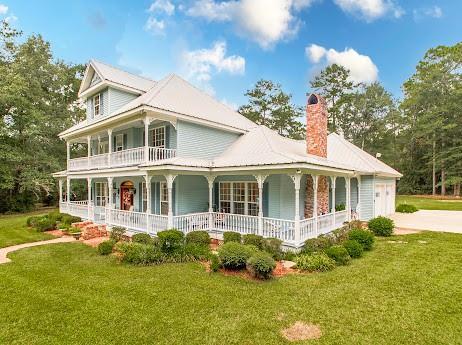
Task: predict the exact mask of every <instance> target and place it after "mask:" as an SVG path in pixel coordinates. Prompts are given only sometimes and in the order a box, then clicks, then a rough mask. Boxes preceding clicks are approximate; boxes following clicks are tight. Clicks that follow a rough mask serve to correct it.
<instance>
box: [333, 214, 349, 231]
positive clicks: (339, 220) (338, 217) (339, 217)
mask: <svg viewBox="0 0 462 345" xmlns="http://www.w3.org/2000/svg"><path fill="white" fill-rule="evenodd" d="M346 221H347V211H346V210H343V211H339V212H335V228H340V227H341V226H342V225H343V223H345V222H346Z"/></svg>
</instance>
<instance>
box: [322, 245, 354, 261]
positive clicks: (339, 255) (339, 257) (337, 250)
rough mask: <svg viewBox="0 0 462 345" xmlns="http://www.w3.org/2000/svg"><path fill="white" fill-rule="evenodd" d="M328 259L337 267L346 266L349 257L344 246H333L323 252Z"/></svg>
mask: <svg viewBox="0 0 462 345" xmlns="http://www.w3.org/2000/svg"><path fill="white" fill-rule="evenodd" d="M325 253H326V255H327V256H328V257H330V258H331V259H333V260H334V261H335V263H336V264H337V265H347V264H348V263H349V262H350V260H351V257H350V255H349V254H348V251H347V250H346V248H345V247H344V246H341V245H335V246H332V247H329V248H327V249H326V250H325Z"/></svg>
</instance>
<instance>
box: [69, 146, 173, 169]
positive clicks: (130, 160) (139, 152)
mask: <svg viewBox="0 0 462 345" xmlns="http://www.w3.org/2000/svg"><path fill="white" fill-rule="evenodd" d="M148 151H149V154H148V158H149V159H148V162H155V161H160V160H164V159H169V158H173V157H175V156H176V150H175V149H165V148H159V147H150V148H149V150H148ZM145 162H146V160H145V148H144V146H142V147H136V148H133V149H128V150H122V151H116V152H112V153H103V154H99V155H94V156H90V157H82V158H74V159H69V160H68V161H67V169H68V170H69V171H76V170H90V169H105V168H112V167H124V166H133V165H139V164H142V163H145Z"/></svg>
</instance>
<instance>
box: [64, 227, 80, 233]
mask: <svg viewBox="0 0 462 345" xmlns="http://www.w3.org/2000/svg"><path fill="white" fill-rule="evenodd" d="M67 231H68V232H69V233H70V234H77V233H79V232H82V229H79V228H76V227H70V228H69V229H68V230H67Z"/></svg>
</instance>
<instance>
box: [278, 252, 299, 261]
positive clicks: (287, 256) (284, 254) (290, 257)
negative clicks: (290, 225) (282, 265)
mask: <svg viewBox="0 0 462 345" xmlns="http://www.w3.org/2000/svg"><path fill="white" fill-rule="evenodd" d="M296 257H297V254H295V253H294V252H293V251H290V250H287V251H283V252H282V255H281V260H286V261H294V260H295V258H296Z"/></svg>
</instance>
